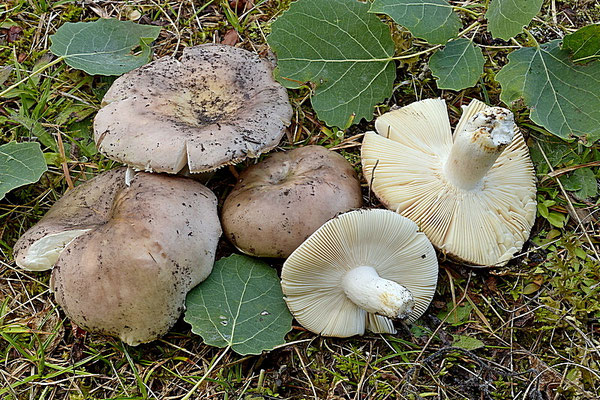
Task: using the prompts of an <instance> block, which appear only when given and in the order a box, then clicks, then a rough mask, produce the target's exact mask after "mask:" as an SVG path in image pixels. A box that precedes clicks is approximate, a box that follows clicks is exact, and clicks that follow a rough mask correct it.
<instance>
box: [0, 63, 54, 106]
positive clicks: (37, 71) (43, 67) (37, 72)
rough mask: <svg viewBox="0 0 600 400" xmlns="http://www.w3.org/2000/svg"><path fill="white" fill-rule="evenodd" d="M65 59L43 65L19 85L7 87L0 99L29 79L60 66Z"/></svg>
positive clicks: (14, 84) (0, 94)
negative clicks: (57, 65)
mask: <svg viewBox="0 0 600 400" xmlns="http://www.w3.org/2000/svg"><path fill="white" fill-rule="evenodd" d="M64 59H65V57H64V56H60V57H58V58H57V59H56V60H54V61H50V62H49V63H48V64H45V65H42V66H41V67H40V68H38V69H36V70H35V71H33V72H32V73H31V74H30V75H28V76H26V77H25V78H23V79H21V80H20V81H18V82H17V83H13V84H12V85H10V86H9V87H7V88H6V89H4V90H3V91H2V92H0V97H4V96H5V95H6V94H7V93H8V92H10V91H11V90H13V89H15V88H16V87H18V86H19V85H20V84H22V83H25V82H27V81H28V80H29V79H31V78H32V77H34V76H36V75H37V74H39V73H41V72H44V71H45V70H47V69H48V68H50V67H52V66H54V65H56V64H58V63H59V62H61V61H62V60H64Z"/></svg>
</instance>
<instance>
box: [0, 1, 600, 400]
mask: <svg viewBox="0 0 600 400" xmlns="http://www.w3.org/2000/svg"><path fill="white" fill-rule="evenodd" d="M480 2H482V1H480ZM289 3H290V1H286V0H281V1H276V0H272V1H259V0H254V1H252V0H240V1H238V2H237V6H236V1H231V2H229V3H228V2H227V1H215V0H213V1H172V0H145V1H95V2H91V1H85V2H81V1H77V2H72V1H52V0H38V1H33V0H27V1H25V0H6V1H4V2H2V4H0V89H3V88H6V87H7V86H8V85H10V84H12V83H14V82H16V81H18V79H20V77H24V76H27V74H29V73H31V71H32V70H34V69H35V67H36V65H40V63H47V62H49V60H51V59H52V57H53V56H52V54H51V53H49V51H48V48H49V45H50V43H49V42H50V41H49V37H50V36H51V35H52V34H53V33H54V32H55V31H56V29H57V28H58V27H60V26H61V25H62V24H64V23H66V22H78V21H91V20H94V19H97V18H100V17H111V18H119V19H123V20H132V21H136V22H139V23H142V24H152V25H157V26H161V27H162V30H161V33H160V36H159V38H158V39H157V40H156V42H155V43H154V44H153V51H154V56H153V57H154V59H157V58H160V57H163V56H171V55H174V56H179V55H181V52H182V49H183V48H184V47H187V46H193V45H198V44H202V43H207V42H215V43H226V44H229V45H235V46H239V47H242V48H245V49H248V50H251V51H254V52H256V53H258V54H260V55H262V56H266V55H268V52H269V49H268V46H267V44H266V35H268V33H269V31H270V24H271V22H272V21H273V20H275V19H276V18H277V16H279V15H281V13H282V12H283V11H285V10H286V9H287V7H288V6H289ZM452 3H456V4H458V3H461V5H464V4H463V3H467V2H466V1H462V2H459V1H453V2H452ZM470 3H476V2H475V1H471V2H470ZM483 3H485V2H484V1H483ZM582 15H584V16H587V17H586V18H587V19H588V20H589V21H594V20H595V22H598V21H599V17H598V15H600V10H599V6H598V4H597V2H595V1H584V0H578V1H575V0H570V1H558V0H556V1H554V0H552V1H546V2H544V5H543V8H542V12H541V13H540V14H539V15H538V16H537V17H536V19H535V20H534V22H533V23H532V24H533V29H536V30H537V32H538V33H540V32H541V37H538V40H539V41H540V42H544V35H547V40H550V39H554V38H556V37H560V36H561V35H564V34H565V33H567V32H570V31H573V30H574V29H576V28H578V27H580V26H581V25H580V24H581V21H580V20H577V18H574V16H582ZM582 18H583V17H582ZM578 21H579V22H578ZM390 26H392V25H391V24H390ZM392 29H394V34H395V36H396V38H397V39H398V40H404V41H406V42H405V47H410V46H413V47H414V49H415V52H417V51H419V50H420V49H421V47H422V46H427V45H426V44H423V43H421V42H418V41H414V42H411V39H410V34H409V33H407V31H405V30H403V29H402V28H399V27H398V26H396V25H394V26H393V27H392ZM483 35H484V34H483V33H482V34H480V36H481V37H480V36H477V37H476V39H475V41H476V42H479V41H481V42H485V41H486V40H488V41H489V38H486V37H483ZM518 40H521V39H520V38H517V41H518ZM497 59H498V61H499V63H500V64H503V63H505V62H506V60H505V54H503V53H502V51H500V52H499V53H498V54H497ZM497 69H498V65H486V70H487V71H488V75H489V76H488V78H486V80H482V81H481V82H480V83H479V84H478V85H477V86H476V87H474V88H472V89H467V90H464V91H461V92H459V93H456V92H452V91H442V90H438V89H437V88H436V85H435V80H434V79H433V77H432V76H431V73H430V72H429V71H428V69H427V68H426V66H425V65H424V64H423V63H422V62H420V60H419V59H414V60H408V61H407V62H403V63H401V64H398V79H397V84H396V86H395V90H394V94H393V97H392V98H391V99H389V101H388V103H387V104H384V105H382V106H381V107H379V108H378V110H377V112H378V113H382V112H385V111H386V110H387V109H389V106H390V105H392V104H399V105H406V104H409V103H411V102H413V101H416V100H420V99H424V98H431V97H442V98H444V99H446V101H447V103H448V104H451V105H452V106H453V108H452V110H454V111H455V110H459V109H460V105H461V104H466V103H467V102H468V99H470V98H482V96H483V91H485V92H486V96H488V97H489V99H490V102H491V103H492V104H493V105H501V102H500V100H499V99H498V93H497V87H498V85H497V84H496V85H491V84H489V82H493V75H494V73H495V72H497ZM113 79H114V78H108V77H100V76H89V75H87V74H86V73H84V72H82V71H79V70H75V69H72V68H70V67H68V66H66V65H65V64H64V63H61V64H57V65H55V66H53V67H52V68H50V69H48V70H47V71H45V72H44V73H43V74H40V75H39V76H37V77H35V78H32V79H30V80H28V81H26V82H25V83H23V84H22V85H20V86H19V88H18V91H17V92H14V93H12V95H11V96H8V97H4V98H0V129H1V130H2V136H1V143H0V144H2V143H5V142H9V141H11V140H17V141H28V140H36V136H39V135H40V134H41V133H40V132H42V133H44V134H49V135H51V137H52V138H54V140H57V141H58V140H60V141H62V142H64V146H63V145H61V146H60V150H59V152H58V153H53V152H52V150H50V149H48V148H45V147H43V150H44V152H45V153H46V160H47V162H48V167H49V170H48V172H47V173H45V174H44V175H43V177H42V179H41V180H40V181H39V182H38V183H37V184H32V185H28V186H24V187H22V188H19V189H17V190H14V191H12V192H10V193H9V194H8V195H7V196H6V197H5V198H4V199H2V200H0V233H1V239H0V398H1V399H6V400H9V399H10V400H16V399H36V400H50V399H181V398H183V397H184V396H186V395H188V394H189V393H190V392H191V391H192V388H193V387H194V386H195V383H196V382H197V381H198V380H199V379H200V378H201V377H202V376H203V375H204V374H205V372H206V371H207V368H208V367H209V365H211V362H213V361H214V360H216V359H217V358H218V357H219V356H220V355H221V352H222V351H223V350H222V349H218V348H214V347H210V346H207V345H205V344H203V342H202V340H201V338H200V337H199V336H196V335H194V334H193V333H191V331H190V327H189V325H187V324H186V323H185V322H184V321H183V320H180V321H179V322H178V323H177V324H176V325H175V326H174V327H173V329H172V330H171V331H170V332H169V333H168V334H167V335H166V336H164V337H163V338H161V339H160V340H156V341H154V342H151V343H148V344H143V345H140V346H137V347H131V346H128V345H125V344H123V343H122V342H120V341H119V340H118V339H115V338H112V337H106V336H102V335H94V334H87V333H85V332H82V331H81V330H80V329H77V328H76V327H74V326H73V325H72V324H71V323H70V322H69V320H68V319H67V318H66V316H65V314H64V313H63V311H62V310H61V309H60V308H59V307H58V306H57V305H56V303H55V300H54V298H53V296H52V294H51V293H50V291H49V278H50V273H49V272H39V273H36V272H26V271H23V270H20V269H18V268H17V267H16V266H15V264H14V261H13V256H12V247H13V245H14V244H15V242H16V240H17V239H18V238H19V236H20V235H21V234H23V233H24V232H25V231H26V230H27V229H28V228H30V227H31V226H33V225H34V224H35V223H36V222H37V221H38V220H39V219H40V218H41V216H42V215H44V213H45V212H46V211H47V210H48V209H49V207H50V206H51V205H52V204H54V202H56V200H57V199H59V198H60V197H61V196H62V195H63V194H64V193H65V191H67V189H68V188H69V186H70V185H77V184H78V183H80V182H83V181H85V180H88V179H90V178H91V177H92V176H94V175H97V174H98V173H99V172H101V171H105V170H108V169H111V168H113V167H115V166H117V165H118V164H117V163H115V162H113V161H110V160H108V159H107V158H105V157H103V156H102V155H100V154H99V153H97V152H96V151H95V148H94V144H93V140H92V121H93V117H94V115H95V113H96V111H97V110H98V109H99V107H100V101H101V99H102V96H103V94H104V93H105V92H106V90H107V89H108V87H109V86H110V84H111V82H112V80H113ZM289 92H290V100H291V102H292V105H293V107H294V118H293V121H292V124H291V126H290V127H289V128H288V132H287V135H286V136H285V137H284V140H283V141H282V143H281V145H280V147H279V148H278V149H279V150H282V149H291V148H295V147H298V146H302V145H307V144H319V145H323V146H326V147H328V148H330V149H333V150H336V151H338V152H339V153H340V154H342V155H344V156H345V157H346V159H347V160H348V161H349V162H351V163H352V165H354V166H355V168H356V170H357V172H358V173H359V174H361V171H360V157H359V149H360V139H361V135H362V133H363V132H365V131H367V130H372V129H373V124H372V122H365V121H362V122H361V123H359V124H357V125H355V126H352V127H351V128H349V129H348V130H346V131H344V132H335V131H332V130H330V129H329V128H327V127H326V126H324V125H323V124H322V123H321V122H319V120H318V118H317V117H316V115H315V114H314V112H313V111H312V110H311V108H310V105H309V103H310V102H309V101H307V97H308V96H309V93H308V91H307V90H295V91H289ZM454 111H452V112H451V117H452V119H453V121H454V122H455V121H456V119H457V117H458V115H457V114H456V113H455V112H454ZM513 111H515V113H516V119H517V121H519V123H520V124H521V127H522V132H523V134H524V135H525V137H526V139H527V140H528V144H529V145H530V147H531V149H532V157H533V160H534V163H535V164H536V171H537V174H538V176H537V178H538V196H537V198H538V202H540V203H542V204H543V205H544V207H546V211H548V212H549V213H545V215H546V217H542V216H538V218H537V221H536V223H535V225H534V227H533V230H532V234H531V238H530V240H528V241H527V243H526V244H525V246H524V248H523V250H522V251H521V252H520V253H519V254H518V256H517V257H516V258H515V259H514V260H512V261H511V262H510V263H509V264H508V265H506V266H504V267H501V268H491V269H486V270H482V269H472V268H469V267H468V266H464V265H460V264H456V263H453V262H451V261H450V260H446V259H443V258H441V259H440V273H439V284H438V289H437V292H436V294H435V297H434V300H433V302H432V304H431V306H430V307H429V309H428V311H427V312H426V313H425V315H424V316H423V317H421V318H420V319H419V320H418V321H417V322H416V323H414V324H412V325H410V326H406V325H403V324H401V323H398V324H397V329H398V333H397V334H396V335H387V334H385V335H380V334H371V333H368V334H366V335H364V336H362V337H353V338H349V339H335V338H325V337H320V336H316V335H314V334H312V333H310V332H307V331H306V330H305V329H303V328H301V327H300V326H298V325H297V324H296V323H295V324H294V327H293V330H292V331H291V332H290V333H289V334H288V335H287V337H286V340H287V342H288V344H287V345H284V346H281V347H279V348H277V349H275V350H272V351H270V352H265V353H263V354H261V355H257V356H238V355H236V354H234V353H232V352H230V353H228V354H226V355H225V356H224V357H223V358H222V359H221V360H220V362H219V365H218V366H217V367H216V368H215V369H214V370H213V372H212V373H211V374H210V375H209V377H208V379H207V380H206V381H205V382H203V383H202V385H200V387H199V388H197V389H196V391H195V393H194V394H190V396H191V398H202V399H211V398H214V399H226V398H230V399H234V398H235V399H271V398H281V399H301V398H310V399H371V398H372V399H381V400H383V399H509V398H510V399H513V398H516V399H524V400H525V399H531V400H542V399H547V400H558V399H597V398H599V397H600V396H599V394H600V372H599V371H600V301H599V300H598V299H599V298H600V266H599V261H598V252H600V246H599V245H598V244H599V240H600V231H599V228H598V226H599V224H598V210H599V209H600V208H599V206H598V197H597V196H596V197H593V198H587V199H580V198H578V197H576V196H575V195H574V193H573V192H570V191H567V190H565V188H564V187H563V186H561V185H559V182H560V181H559V180H558V177H559V176H562V175H565V174H567V173H569V172H571V171H573V170H574V169H577V166H578V165H580V164H584V163H590V162H592V163H594V162H596V163H595V164H593V168H595V169H594V171H595V173H596V175H597V173H598V171H597V168H598V167H597V166H598V163H597V162H598V161H599V160H600V154H599V153H598V146H597V145H595V146H591V147H585V146H582V145H581V144H578V143H577V142H572V143H566V142H562V141H560V140H558V139H555V138H554V137H552V136H551V135H549V134H548V133H547V132H545V131H544V130H543V129H541V128H537V129H534V127H533V123H531V121H529V119H528V112H527V110H526V109H525V108H520V109H519V108H515V109H514V110H513ZM538 143H544V144H545V145H544V146H539V145H538ZM544 155H546V157H545V156H544ZM251 163H252V161H247V162H243V163H240V164H239V165H237V166H235V167H231V168H223V169H221V170H219V171H218V172H217V173H216V174H215V175H214V176H213V178H211V179H210V180H209V182H208V184H207V185H208V186H209V187H210V188H211V189H212V190H213V191H214V192H215V193H216V195H217V197H218V199H219V201H220V203H222V201H223V199H224V198H225V197H226V195H227V193H228V192H229V191H230V190H231V188H232V187H233V185H234V184H235V174H237V172H239V171H241V170H243V169H244V168H245V167H247V166H248V165H250V164H251ZM361 178H362V175H361ZM362 182H363V189H364V195H365V196H364V197H365V202H366V204H365V206H367V207H381V205H380V204H379V203H378V202H377V200H376V199H375V198H374V197H370V196H369V194H368V185H367V183H366V182H365V181H364V178H362ZM592 184H597V182H592ZM219 249H220V250H219V255H225V254H228V253H233V252H234V249H233V247H231V245H229V244H227V243H226V241H225V240H224V239H222V243H221V244H220V248H219ZM267 262H268V263H270V264H271V265H272V266H273V267H275V268H277V269H278V270H279V269H280V267H281V261H277V260H267Z"/></svg>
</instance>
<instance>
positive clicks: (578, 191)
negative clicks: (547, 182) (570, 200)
mask: <svg viewBox="0 0 600 400" xmlns="http://www.w3.org/2000/svg"><path fill="white" fill-rule="evenodd" d="M560 181H561V183H562V184H563V187H564V188H565V189H566V190H569V191H572V192H574V195H575V196H576V197H577V198H578V199H581V200H584V199H588V198H590V197H595V196H596V195H597V194H598V180H597V179H596V174H594V171H593V170H592V169H591V168H579V169H576V170H575V171H573V173H571V174H569V175H568V176H561V177H560Z"/></svg>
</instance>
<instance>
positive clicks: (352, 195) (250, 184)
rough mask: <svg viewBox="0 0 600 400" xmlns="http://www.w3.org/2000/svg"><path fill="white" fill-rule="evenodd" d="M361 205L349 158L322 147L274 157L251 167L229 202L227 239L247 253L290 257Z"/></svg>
mask: <svg viewBox="0 0 600 400" xmlns="http://www.w3.org/2000/svg"><path fill="white" fill-rule="evenodd" d="M361 205H362V194H361V189H360V182H359V181H358V178H357V177H356V172H355V171H354V169H353V168H352V166H351V165H350V163H348V161H346V159H345V158H344V157H343V156H341V155H340V154H337V153H335V152H333V151H329V150H327V149H326V148H324V147H321V146H305V147H299V148H296V149H294V150H291V151H288V152H280V153H276V154H273V155H271V156H270V157H268V158H267V159H265V160H263V161H261V162H260V163H258V164H255V165H253V166H251V167H249V168H248V169H246V170H245V171H244V172H242V174H240V177H239V180H238V182H237V184H236V185H235V187H234V188H233V190H232V191H231V193H230V194H229V196H228V197H227V198H226V199H225V202H224V204H223V209H222V213H221V222H222V224H223V230H224V232H225V236H226V237H227V238H228V239H229V240H230V241H231V243H233V245H234V246H236V247H237V248H238V249H239V250H240V251H242V252H243V253H246V254H249V255H252V256H257V257H287V256H288V255H290V254H291V253H292V251H294V250H295V249H296V248H297V247H298V246H299V245H300V243H302V242H303V241H304V240H305V239H306V238H307V237H308V236H310V235H311V234H312V233H313V232H314V231H315V230H317V228H319V227H320V226H321V225H323V223H325V222H326V221H327V220H329V219H330V218H332V217H334V216H335V215H336V214H338V213H341V212H345V211H348V210H350V209H352V208H359V207H360V206H361Z"/></svg>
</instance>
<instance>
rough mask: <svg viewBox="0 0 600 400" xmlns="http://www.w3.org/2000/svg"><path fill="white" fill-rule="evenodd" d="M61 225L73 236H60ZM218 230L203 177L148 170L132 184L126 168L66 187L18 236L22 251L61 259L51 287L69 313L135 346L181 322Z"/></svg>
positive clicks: (30, 259) (25, 259) (20, 255)
mask: <svg viewBox="0 0 600 400" xmlns="http://www.w3.org/2000/svg"><path fill="white" fill-rule="evenodd" d="M78 221H79V222H78ZM60 232H67V233H70V235H66V236H65V237H60V236H59V239H60V240H57V239H53V237H54V236H52V235H57V234H60ZM49 235H50V237H49ZM220 235H221V227H220V223H219V219H218V214H217V200H216V197H215V196H214V194H213V193H212V192H211V191H210V190H209V189H207V188H206V187H205V186H203V185H202V184H200V183H198V182H196V181H194V180H191V179H187V178H179V177H169V176H165V175H157V174H148V173H144V172H140V173H137V174H136V175H135V176H134V177H133V179H132V180H131V182H130V186H127V185H126V184H125V168H120V169H117V170H113V171H109V172H107V173H104V174H101V175H99V176H98V177H96V178H94V179H91V180H90V181H88V182H86V183H84V184H81V185H79V186H78V187H77V188H76V189H75V190H72V191H70V192H68V193H67V194H66V195H65V196H64V197H63V198H62V199H61V200H60V201H58V202H57V203H56V204H55V205H54V206H53V207H52V208H51V209H50V211H49V212H48V214H47V216H46V217H44V218H43V219H42V220H41V221H40V222H39V223H38V224H37V225H36V226H34V227H33V228H32V229H31V230H30V231H29V232H27V233H25V235H24V236H23V238H22V239H20V241H19V242H20V243H19V247H18V248H16V249H15V251H16V256H15V258H16V259H17V261H18V264H19V263H20V264H24V265H25V266H27V265H29V264H31V263H33V264H36V263H37V264H42V262H43V261H44V262H47V263H48V262H51V264H49V265H47V267H50V268H51V267H52V264H54V263H55V266H54V269H53V271H52V278H51V288H52V290H53V292H54V294H55V298H56V301H57V303H58V304H59V305H60V306H61V307H62V308H63V310H64V311H65V313H66V314H67V316H68V317H69V318H70V319H71V320H72V321H73V322H74V323H76V324H77V325H79V326H81V327H82V328H84V329H86V330H89V331H91V332H97V333H104V334H109V335H114V336H118V337H119V338H121V339H122V340H123V341H124V342H126V343H128V344H131V345H137V344H139V343H144V342H148V341H151V340H154V339H156V338H158V337H159V336H161V335H163V334H164V333H166V332H167V331H168V329H169V328H170V327H171V326H172V325H173V324H174V323H175V321H176V320H177V318H178V317H179V315H180V314H181V311H182V310H183V307H184V301H185V296H186V294H187V292H188V291H189V290H190V289H191V288H192V287H194V286H195V285H197V284H198V283H199V282H201V281H203V280H204V279H205V278H206V277H207V276H208V275H209V274H210V272H211V270H212V267H213V264H214V257H215V251H216V247H217V243H218V240H219V236H220ZM40 241H41V242H42V243H44V244H43V245H41V246H38V250H36V251H31V248H32V247H34V246H35V245H36V243H38V242H40ZM42 250H43V251H42ZM44 251H45V252H49V253H51V254H52V257H45V256H44ZM52 258H54V262H52ZM19 260H20V261H19Z"/></svg>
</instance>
